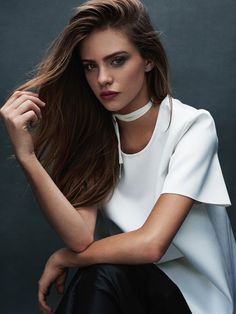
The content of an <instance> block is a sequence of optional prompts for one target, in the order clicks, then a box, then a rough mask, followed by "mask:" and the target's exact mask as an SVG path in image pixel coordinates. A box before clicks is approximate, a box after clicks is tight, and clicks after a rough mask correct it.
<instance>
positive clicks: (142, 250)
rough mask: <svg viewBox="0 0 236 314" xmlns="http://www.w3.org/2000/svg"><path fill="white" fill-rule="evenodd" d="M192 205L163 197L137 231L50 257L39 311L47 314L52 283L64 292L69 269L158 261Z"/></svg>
mask: <svg viewBox="0 0 236 314" xmlns="http://www.w3.org/2000/svg"><path fill="white" fill-rule="evenodd" d="M193 202H194V200H193V199H191V198H189V197H186V196H182V195H178V194H173V193H163V194H161V196H160V197H159V199H158V200H157V202H156V204H155V206H154V207H153V209H152V211H151V213H150V215H149V216H148V218H147V220H146V221H145V223H144V224H143V226H142V227H140V228H139V229H137V230H134V231H130V232H124V233H120V234H116V235H112V236H109V237H106V238H103V239H100V240H97V241H95V242H93V243H92V244H90V245H89V246H88V247H87V248H86V249H85V250H84V251H81V252H80V253H76V252H74V251H72V250H71V249H67V248H63V249H60V250H58V251H56V252H55V253H53V254H52V255H51V256H50V258H49V259H48V261H47V263H46V266H45V268H44V271H43V274H42V276H41V278H40V280H39V290H38V300H39V306H40V308H41V309H43V310H44V311H45V313H50V308H49V306H48V305H47V304H46V295H47V294H48V290H49V288H50V286H51V285H52V284H53V283H54V282H55V283H56V285H57V289H58V291H59V292H60V291H61V292H62V291H63V290H64V280H65V272H66V269H67V268H68V267H84V266H88V265H91V264H99V263H113V264H144V263H151V262H154V261H158V260H159V259H161V257H162V256H163V255H164V253H165V251H166V250H167V248H168V246H169V245H170V243H171V241H172V239H173V238H174V236H175V234H176V233H177V231H178V229H179V228H180V226H181V224H182V223H183V221H184V219H185V217H186V216H187V214H188V212H189V210H190V209H191V207H192V205H193Z"/></svg>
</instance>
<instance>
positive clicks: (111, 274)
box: [82, 263, 125, 281]
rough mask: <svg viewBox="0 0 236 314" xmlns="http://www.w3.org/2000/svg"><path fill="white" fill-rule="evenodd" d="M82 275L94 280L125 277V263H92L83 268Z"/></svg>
mask: <svg viewBox="0 0 236 314" xmlns="http://www.w3.org/2000/svg"><path fill="white" fill-rule="evenodd" d="M82 272H83V274H84V275H83V276H85V277H87V278H90V279H93V280H94V281H96V280H98V279H99V281H101V280H102V281H104V280H105V281H107V280H110V279H112V278H113V279H114V278H116V279H117V278H124V277H125V265H122V264H109V263H106V264H105V263H101V264H93V265H89V266H86V267H84V268H83V270H82Z"/></svg>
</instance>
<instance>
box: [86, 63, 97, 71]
mask: <svg viewBox="0 0 236 314" xmlns="http://www.w3.org/2000/svg"><path fill="white" fill-rule="evenodd" d="M83 68H84V69H85V70H86V71H88V72H90V71H92V70H93V69H94V68H95V65H94V64H92V63H87V64H83Z"/></svg>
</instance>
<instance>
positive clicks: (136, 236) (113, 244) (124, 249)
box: [59, 228, 158, 267]
mask: <svg viewBox="0 0 236 314" xmlns="http://www.w3.org/2000/svg"><path fill="white" fill-rule="evenodd" d="M59 255H60V252H59ZM156 258H158V254H157V252H154V251H153V249H151V246H150V241H149V239H148V237H147V235H146V234H145V233H144V231H143V229H142V228H140V229H137V230H134V231H130V232H125V233H120V234H117V235H113V236H109V237H106V238H103V239H100V240H97V241H95V242H93V243H91V244H90V245H89V246H88V247H87V249H86V250H84V251H83V252H80V253H74V252H72V251H70V250H66V249H65V250H64V252H63V251H62V254H61V256H60V257H59V263H60V261H61V263H62V265H63V266H66V267H82V266H87V265H91V264H97V263H114V264H144V263H150V262H153V261H155V260H156Z"/></svg>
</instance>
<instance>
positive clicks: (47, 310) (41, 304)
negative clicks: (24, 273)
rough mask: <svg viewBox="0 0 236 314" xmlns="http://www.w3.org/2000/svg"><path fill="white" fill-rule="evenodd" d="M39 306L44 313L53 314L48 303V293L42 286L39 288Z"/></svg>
mask: <svg viewBox="0 0 236 314" xmlns="http://www.w3.org/2000/svg"><path fill="white" fill-rule="evenodd" d="M38 304H39V308H40V309H41V310H42V311H43V312H44V313H52V312H53V311H52V309H51V307H50V306H49V305H48V304H47V303H46V291H45V290H44V288H43V287H42V286H39V290H38Z"/></svg>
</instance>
